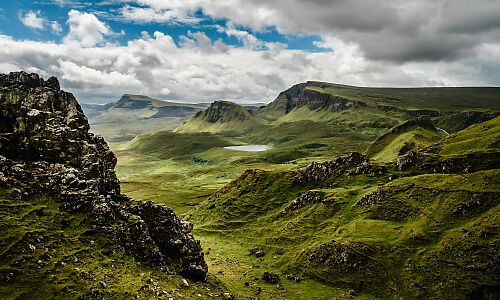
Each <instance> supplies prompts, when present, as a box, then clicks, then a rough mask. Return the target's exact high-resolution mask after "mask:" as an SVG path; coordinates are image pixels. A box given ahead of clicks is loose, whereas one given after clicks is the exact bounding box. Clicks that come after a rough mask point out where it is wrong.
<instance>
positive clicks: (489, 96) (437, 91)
mask: <svg viewBox="0 0 500 300" xmlns="http://www.w3.org/2000/svg"><path fill="white" fill-rule="evenodd" d="M306 88H308V89H312V90H315V91H319V92H323V93H329V94H332V95H335V96H340V97H344V98H347V99H352V100H357V101H362V102H365V103H367V104H368V105H371V106H378V105H383V106H394V107H399V108H403V109H409V110H416V109H436V110H443V111H464V110H472V111H495V112H498V111H499V110H500V101H498V99H499V95H500V88H488V87H485V88H481V87H461V88H456V87H442V88H370V87H355V86H347V85H340V84H331V83H318V84H317V85H315V86H310V87H306Z"/></svg>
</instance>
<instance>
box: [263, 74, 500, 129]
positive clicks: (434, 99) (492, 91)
mask: <svg viewBox="0 0 500 300" xmlns="http://www.w3.org/2000/svg"><path fill="white" fill-rule="evenodd" d="M325 111H329V112H332V113H339V112H340V113H341V112H345V111H358V112H361V113H362V114H363V115H364V117H367V116H368V117H369V118H373V117H375V116H381V115H385V116H391V117H395V118H400V119H401V118H403V119H405V118H406V119H408V118H414V117H418V116H428V117H431V118H433V120H435V121H436V122H442V127H444V128H443V129H445V130H447V131H450V132H454V131H457V130H460V129H464V128H465V127H467V126H469V125H471V124H473V123H474V122H475V121H476V122H479V121H485V120H487V119H491V118H493V117H494V116H496V115H498V114H499V113H500V88H479V87H471V88H453V87H451V88H365V87H355V86H347V85H339V84H333V83H325V82H312V81H309V82H306V83H301V84H297V85H294V86H292V87H291V88H290V89H288V90H286V91H284V92H282V93H280V95H279V96H278V97H277V98H276V99H275V100H274V101H273V102H271V103H270V104H269V105H267V106H266V107H264V108H262V109H260V110H258V111H257V115H259V116H261V117H263V118H265V119H268V120H269V119H270V120H276V119H278V120H280V118H281V119H283V120H290V119H294V118H300V115H304V114H305V115H314V114H311V113H308V112H315V113H320V112H325ZM367 113H369V115H367ZM287 115H293V117H290V116H287ZM329 115H330V117H331V116H333V115H335V114H329ZM443 119H446V120H448V121H449V123H446V122H444V121H443ZM450 123H452V124H450ZM460 125H461V126H460Z"/></svg>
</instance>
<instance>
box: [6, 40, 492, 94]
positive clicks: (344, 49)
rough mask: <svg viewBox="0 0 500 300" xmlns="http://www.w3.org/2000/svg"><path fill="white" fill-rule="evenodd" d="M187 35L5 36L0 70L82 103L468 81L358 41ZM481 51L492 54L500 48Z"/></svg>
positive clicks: (478, 72) (479, 71)
mask: <svg viewBox="0 0 500 300" xmlns="http://www.w3.org/2000/svg"><path fill="white" fill-rule="evenodd" d="M185 38H186V40H190V41H191V42H186V43H184V44H182V45H176V44H175V42H174V41H173V38H172V37H171V36H169V35H167V34H164V33H162V32H155V33H154V34H153V35H149V34H147V33H146V32H144V33H143V34H142V36H141V37H140V38H137V39H134V40H131V41H129V42H128V43H127V45H124V46H119V45H114V44H107V45H103V46H93V47H83V46H75V45H69V44H64V43H62V44H57V43H53V42H34V41H24V40H15V39H13V38H11V37H7V36H0V68H1V67H2V63H3V64H9V65H5V68H7V67H8V68H10V69H12V68H14V66H15V68H14V69H27V68H36V69H38V70H46V71H47V73H49V74H47V76H48V75H55V76H58V77H59V78H60V79H61V83H62V86H63V87H64V88H65V89H67V90H69V91H71V92H74V93H75V94H76V95H77V96H78V97H79V99H80V100H82V101H92V102H107V101H109V100H113V99H117V98H118V97H119V96H120V95H121V94H123V93H142V94H147V95H151V96H156V97H159V98H164V99H175V100H184V101H193V102H200V101H213V100H217V99H229V100H234V101H237V102H260V101H271V100H272V99H273V98H274V97H276V95H277V94H278V93H279V92H280V91H282V90H284V89H286V88H288V87H289V86H291V85H292V84H295V83H297V82H303V81H306V80H320V81H330V82H338V83H346V84H355V85H372V86H387V85H399V86H419V85H441V84H444V83H446V84H452V85H460V84H463V83H464V82H468V80H469V78H464V77H461V76H458V75H456V74H455V75H454V71H456V70H453V69H451V68H448V69H446V70H445V72H446V73H445V74H446V78H447V80H448V81H447V82H443V81H442V80H441V78H443V72H442V71H441V70H439V68H436V69H435V70H432V72H430V75H429V76H427V77H425V76H422V74H421V73H419V71H418V70H419V67H421V66H420V65H419V64H418V63H417V64H415V65H408V66H403V67H402V66H399V65H396V64H388V63H379V62H373V61H369V60H366V59H364V58H363V56H362V55H361V50H360V49H359V46H357V45H355V44H352V43H351V44H349V43H344V42H341V41H338V40H334V39H329V40H325V41H324V42H323V44H322V46H324V47H328V48H329V47H333V46H335V50H334V51H328V52H319V53H311V52H306V51H302V50H291V49H284V48H281V49H265V50H259V51H256V50H253V49H250V48H245V47H235V46H231V45H226V44H223V42H222V41H213V40H211V39H210V38H208V37H207V36H206V35H205V34H204V33H202V32H192V33H191V34H190V35H189V36H186V37H185ZM221 44H223V46H221ZM330 44H332V45H330ZM483 51H484V53H485V55H486V53H490V54H489V55H490V56H491V55H494V53H495V51H496V50H495V49H484V50H483ZM495 58H496V56H495ZM475 62H476V61H475ZM426 67H427V66H426ZM475 68H476V69H475V70H473V72H472V70H471V69H470V68H465V69H464V70H461V72H460V74H467V72H472V74H473V76H477V78H483V77H481V76H483V70H482V69H481V67H475ZM434 72H435V73H434ZM486 72H488V70H486ZM367 83H369V84H367Z"/></svg>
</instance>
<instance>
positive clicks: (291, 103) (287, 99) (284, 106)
mask: <svg viewBox="0 0 500 300" xmlns="http://www.w3.org/2000/svg"><path fill="white" fill-rule="evenodd" d="M323 85H324V83H321V82H314V81H308V82H305V83H299V84H296V85H293V86H292V87H291V88H289V89H288V90H286V91H283V92H281V93H280V94H279V95H278V97H277V98H276V99H275V100H274V101H273V102H271V103H269V105H267V106H266V107H265V108H262V109H260V110H259V111H258V113H260V114H262V115H269V114H271V115H272V114H278V115H280V114H281V115H284V114H288V113H289V112H291V111H292V110H294V109H298V108H301V107H303V106H307V107H308V108H309V109H310V110H320V109H321V110H329V111H331V112H338V111H342V110H346V109H349V108H352V107H359V106H366V103H364V102H361V101H355V100H351V99H346V98H343V97H339V96H334V95H332V94H329V93H324V92H321V91H317V90H314V89H312V88H308V87H322V86H323Z"/></svg>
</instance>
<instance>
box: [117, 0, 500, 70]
mask: <svg viewBox="0 0 500 300" xmlns="http://www.w3.org/2000/svg"><path fill="white" fill-rule="evenodd" d="M136 4H138V5H141V7H142V8H144V9H148V11H149V19H153V20H154V19H155V17H154V15H155V14H159V15H161V14H162V13H164V12H165V11H169V12H170V14H173V15H176V14H177V15H178V16H179V17H180V18H186V17H189V16H191V15H193V14H194V12H197V11H200V10H201V11H203V12H204V14H205V15H207V16H210V17H212V18H216V19H229V20H230V21H231V22H233V23H234V24H238V25H243V26H247V27H250V28H252V29H253V30H255V31H259V30H265V29H266V28H267V27H269V26H274V27H275V28H276V29H277V30H278V31H279V32H281V33H284V34H297V33H306V34H318V35H320V36H331V37H335V38H337V39H342V40H343V41H345V42H351V43H356V44H357V45H359V47H360V50H361V52H362V53H363V55H364V56H366V57H367V58H369V59H372V60H381V61H392V62H397V63H402V62H410V61H441V60H456V59H460V58H463V57H465V56H467V55H471V53H472V52H474V51H475V48H476V46H478V45H481V44H483V43H485V42H487V41H491V40H498V39H499V37H500V1H498V0H477V1H468V0H436V1H421V0H403V1H390V0H337V1H329V0H275V1H267V0H255V1H246V0H231V1H206V0H189V1H180V0H170V1H159V0H137V1H136ZM125 18H127V16H125ZM172 18H175V17H172ZM235 34H236V33H235Z"/></svg>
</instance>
